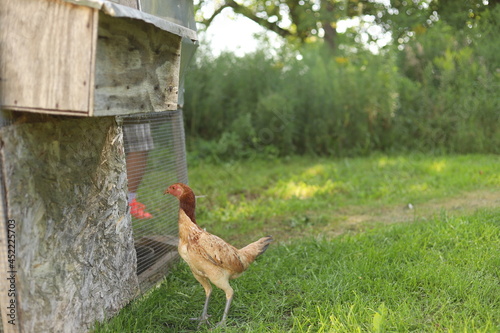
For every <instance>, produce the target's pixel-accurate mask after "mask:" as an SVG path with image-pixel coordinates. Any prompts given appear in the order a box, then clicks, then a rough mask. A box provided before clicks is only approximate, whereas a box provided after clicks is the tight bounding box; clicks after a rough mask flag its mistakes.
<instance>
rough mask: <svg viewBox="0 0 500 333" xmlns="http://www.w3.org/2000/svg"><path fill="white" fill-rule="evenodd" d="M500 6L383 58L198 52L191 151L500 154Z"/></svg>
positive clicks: (191, 81)
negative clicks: (461, 26) (462, 27)
mask: <svg viewBox="0 0 500 333" xmlns="http://www.w3.org/2000/svg"><path fill="white" fill-rule="evenodd" d="M498 21H500V7H499V6H497V7H494V9H493V10H491V11H489V10H485V11H483V12H482V13H481V17H476V18H475V24H474V25H473V26H471V27H470V28H466V30H460V31H456V30H454V28H452V27H451V26H449V25H447V24H446V23H445V22H436V23H435V24H433V25H432V27H430V28H422V29H421V30H417V31H416V32H415V33H414V34H413V36H414V37H413V38H412V39H411V40H410V41H409V42H408V43H407V44H405V46H404V48H401V50H398V49H397V48H390V47H389V48H387V49H386V50H383V52H382V53H381V54H380V55H374V54H371V53H369V52H366V51H362V49H361V46H360V45H353V48H355V49H357V51H356V52H353V50H352V49H350V48H348V47H347V48H345V49H344V50H343V51H339V52H338V54H337V56H336V57H332V56H329V55H325V53H324V52H322V50H321V48H320V47H318V46H317V45H309V46H307V47H304V48H303V49H301V50H300V54H299V53H297V52H296V51H293V50H290V49H288V48H287V47H286V46H285V47H284V48H283V49H282V50H281V51H279V52H278V53H277V54H274V55H271V54H269V52H267V51H266V50H265V49H266V47H267V46H266V45H265V44H264V45H263V48H262V50H258V51H256V52H254V53H252V54H249V55H246V56H244V57H241V58H239V57H236V56H235V55H232V54H229V53H225V54H222V55H221V56H220V57H218V58H213V57H211V56H209V55H207V54H203V53H199V54H198V57H197V61H196V64H195V66H194V67H193V68H192V69H191V71H190V72H189V74H188V78H187V80H186V82H187V84H186V106H185V116H186V124H187V129H188V130H187V134H188V147H189V149H190V150H192V151H194V152H197V153H198V156H199V157H210V158H215V159H223V160H230V159H238V158H242V157H246V158H248V157H252V156H254V155H255V154H264V155H267V156H288V155H293V154H309V155H335V156H353V155H366V154H368V153H371V152H373V151H408V150H418V151H440V152H450V153H499V152H500V130H499V127H498V126H497V124H498V123H499V120H500V119H499V115H500V113H499V112H498V111H499V110H500V99H499V98H498V93H497V91H498V88H499V87H498V82H499V79H500V77H499V75H498V67H499V57H498V45H500V35H498V33H497V31H498Z"/></svg>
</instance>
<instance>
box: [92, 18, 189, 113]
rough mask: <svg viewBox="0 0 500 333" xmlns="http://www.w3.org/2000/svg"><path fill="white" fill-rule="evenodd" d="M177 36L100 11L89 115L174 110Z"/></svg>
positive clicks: (178, 60) (178, 61) (176, 87)
mask: <svg viewBox="0 0 500 333" xmlns="http://www.w3.org/2000/svg"><path fill="white" fill-rule="evenodd" d="M180 52H181V37H180V36H177V35H174V34H171V33H169V32H166V31H163V30H160V29H157V28H156V27H155V26H153V25H151V24H147V23H145V22H142V21H137V20H132V19H128V18H112V17H109V16H107V15H105V14H103V13H100V14H99V33H98V40H97V52H96V77H95V102H94V115H125V114H132V113H142V112H157V111H165V110H176V109H177V99H178V89H179V88H178V86H179V67H180V58H181V57H180Z"/></svg>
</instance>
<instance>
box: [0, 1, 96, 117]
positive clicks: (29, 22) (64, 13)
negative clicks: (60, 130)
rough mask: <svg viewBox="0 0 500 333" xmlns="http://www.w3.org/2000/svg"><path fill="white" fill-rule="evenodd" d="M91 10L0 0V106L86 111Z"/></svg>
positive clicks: (92, 31) (91, 65) (54, 3)
mask: <svg viewBox="0 0 500 333" xmlns="http://www.w3.org/2000/svg"><path fill="white" fill-rule="evenodd" d="M97 12H98V11H97V10H96V9H94V8H89V7H84V6H76V5H73V4H70V3H67V2H64V1H59V0H51V1H40V0H1V6H0V105H1V106H2V107H3V108H4V109H12V110H21V111H34V112H45V113H51V112H54V113H65V114H87V113H89V111H90V110H91V108H92V105H93V100H92V89H91V87H93V85H94V84H93V73H94V58H95V54H94V53H95V52H94V50H95V44H96V38H95V30H96V24H97Z"/></svg>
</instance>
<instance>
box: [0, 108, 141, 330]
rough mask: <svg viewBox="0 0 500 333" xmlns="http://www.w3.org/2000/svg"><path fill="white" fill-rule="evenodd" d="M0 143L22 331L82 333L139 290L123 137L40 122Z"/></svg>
mask: <svg viewBox="0 0 500 333" xmlns="http://www.w3.org/2000/svg"><path fill="white" fill-rule="evenodd" d="M0 139H1V141H2V148H1V154H2V164H3V178H4V182H5V188H6V200H7V212H8V218H9V219H15V220H16V223H17V224H16V228H17V230H16V233H17V238H16V240H17V243H16V247H17V262H16V264H17V271H18V273H17V289H18V290H17V291H18V302H19V304H18V311H19V318H20V320H21V322H22V326H21V327H22V331H24V332H82V331H86V330H87V329H88V328H90V327H92V325H93V324H94V323H95V321H96V320H103V319H105V318H107V317H109V316H111V315H112V314H114V313H116V312H117V311H118V310H119V309H120V308H121V307H123V306H124V305H125V304H126V303H128V302H129V301H130V300H131V299H132V298H134V297H135V296H136V295H137V293H138V290H139V288H138V281H137V276H136V255H135V249H134V241H133V235H132V226H131V221H130V216H129V215H127V200H126V193H127V177H126V170H125V155H124V150H123V136H122V132H121V128H120V127H119V126H117V124H116V121H115V119H114V118H113V117H105V118H79V119H77V118H68V117H66V118H62V119H61V118H51V117H48V118H46V119H44V121H43V122H37V123H22V124H13V125H11V126H6V127H3V128H2V129H0Z"/></svg>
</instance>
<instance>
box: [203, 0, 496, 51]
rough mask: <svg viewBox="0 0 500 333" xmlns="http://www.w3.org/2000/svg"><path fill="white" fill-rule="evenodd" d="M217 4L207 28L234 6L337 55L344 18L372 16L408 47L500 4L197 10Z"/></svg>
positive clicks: (296, 1)
mask: <svg viewBox="0 0 500 333" xmlns="http://www.w3.org/2000/svg"><path fill="white" fill-rule="evenodd" d="M214 2H215V9H214V11H213V12H212V13H211V14H210V15H209V16H208V17H203V18H202V19H201V20H200V23H202V24H204V25H205V26H207V27H208V26H209V25H210V23H211V22H212V21H213V19H214V18H215V17H216V16H217V15H219V14H220V13H221V12H222V11H223V10H224V9H226V8H231V9H232V10H233V11H234V12H235V13H237V14H240V15H243V16H245V17H247V18H249V19H250V20H252V21H254V22H256V23H258V24H259V25H261V26H262V27H264V28H266V29H268V30H270V31H273V32H275V33H276V34H278V35H279V36H281V37H283V38H285V39H287V40H289V41H291V42H295V43H299V44H303V43H308V42H315V41H323V42H324V45H325V47H326V49H327V50H329V51H330V52H335V51H336V50H337V48H338V34H337V22H338V21H340V20H343V19H347V18H353V17H361V18H362V17H365V16H372V17H374V18H375V19H374V22H375V23H376V24H379V25H380V26H382V27H383V28H384V29H385V31H390V32H391V33H392V36H393V39H394V40H395V41H396V42H398V41H399V43H406V42H407V41H408V39H409V38H408V36H411V35H413V34H415V33H422V32H425V30H426V29H428V28H429V27H430V26H432V25H433V24H434V23H435V22H436V21H438V20H443V21H445V22H446V23H447V24H448V25H450V26H451V27H453V28H455V29H457V30H460V29H463V28H466V27H467V26H468V25H470V24H472V23H473V22H474V20H475V18H476V17H478V15H480V13H481V12H482V11H484V10H486V9H487V8H490V7H493V6H496V5H497V4H499V3H500V0H489V1H487V0H460V1H459V0H390V2H389V3H388V4H387V2H382V1H381V0H239V1H236V0H219V1H215V0H199V2H198V4H197V9H200V8H203V7H206V5H207V4H209V3H210V4H212V3H214ZM471 22H472V23H471Z"/></svg>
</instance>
